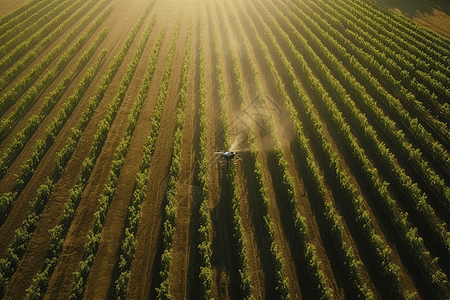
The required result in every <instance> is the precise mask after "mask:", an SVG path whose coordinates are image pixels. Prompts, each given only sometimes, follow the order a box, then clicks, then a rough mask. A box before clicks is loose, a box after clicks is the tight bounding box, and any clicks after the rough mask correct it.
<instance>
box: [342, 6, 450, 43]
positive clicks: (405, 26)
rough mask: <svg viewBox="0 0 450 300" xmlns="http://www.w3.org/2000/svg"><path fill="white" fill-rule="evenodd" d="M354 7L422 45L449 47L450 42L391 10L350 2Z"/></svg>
mask: <svg viewBox="0 0 450 300" xmlns="http://www.w3.org/2000/svg"><path fill="white" fill-rule="evenodd" d="M350 2H353V3H354V7H355V5H358V6H359V7H361V9H362V11H363V12H371V13H373V14H376V15H377V16H378V17H380V18H382V19H384V20H385V21H386V22H389V23H390V24H392V25H394V26H396V27H398V28H400V29H402V30H404V31H405V32H408V33H409V34H410V35H411V36H413V37H414V38H416V39H419V40H422V41H423V43H425V44H426V45H428V46H430V47H436V46H439V47H440V48H447V49H448V47H449V46H450V40H448V39H446V38H444V37H442V36H439V35H437V34H436V33H434V32H432V31H431V30H429V29H427V28H426V27H424V26H421V25H418V24H416V23H414V22H413V21H412V20H411V19H409V18H407V17H405V16H403V15H402V14H398V13H396V12H394V11H391V10H385V9H382V8H381V9H380V8H379V7H378V5H376V4H375V5H374V4H373V3H371V2H370V1H359V0H356V1H350Z"/></svg>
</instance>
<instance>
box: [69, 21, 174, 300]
mask: <svg viewBox="0 0 450 300" xmlns="http://www.w3.org/2000/svg"><path fill="white" fill-rule="evenodd" d="M153 25H154V22H152V26H153ZM151 30H152V27H149V28H148V29H147V30H146V32H145V33H144V38H143V40H141V45H142V46H145V44H146V42H147V39H148V36H149V34H150V32H151ZM164 32H165V31H164V28H161V30H160V32H159V35H158V38H157V40H156V43H155V45H154V47H153V50H152V54H151V56H150V61H149V64H148V68H147V71H146V73H145V75H144V80H143V83H142V85H141V87H140V89H139V94H138V96H137V98H136V101H135V102H134V106H133V108H132V110H131V111H130V113H129V115H128V126H127V129H126V131H125V132H124V134H123V138H122V140H121V141H120V142H119V145H118V146H117V148H116V152H115V154H114V158H113V161H112V163H111V167H110V170H109V175H108V181H107V182H106V184H105V187H104V189H103V191H102V194H101V195H100V197H99V199H98V210H97V212H96V213H95V214H94V226H93V229H92V231H90V233H89V235H88V236H87V242H86V244H85V246H84V255H83V259H82V260H81V261H80V262H79V267H80V271H76V272H74V277H75V278H74V282H73V286H72V291H71V293H70V296H69V299H81V298H82V297H83V293H84V290H85V287H86V281H87V278H88V276H89V272H90V269H91V267H92V264H93V262H94V257H95V254H96V253H97V250H98V246H99V243H100V238H101V233H102V228H103V225H104V222H105V219H106V214H107V212H108V209H109V206H110V205H111V202H112V200H113V197H114V193H115V191H116V185H117V181H118V179H119V176H120V172H121V168H122V166H123V163H124V160H125V156H126V154H127V151H128V148H129V146H130V143H131V137H132V135H133V132H134V129H135V127H136V124H137V121H138V118H139V115H140V112H141V109H142V106H143V104H144V101H145V99H146V94H147V91H148V88H149V85H150V81H151V80H152V77H153V73H154V71H155V67H156V60H157V58H158V54H159V49H160V47H161V43H162V40H163V37H164ZM142 46H141V47H139V49H138V51H140V52H142V51H143V50H144V48H143V47H142ZM135 59H137V57H136V58H135Z"/></svg>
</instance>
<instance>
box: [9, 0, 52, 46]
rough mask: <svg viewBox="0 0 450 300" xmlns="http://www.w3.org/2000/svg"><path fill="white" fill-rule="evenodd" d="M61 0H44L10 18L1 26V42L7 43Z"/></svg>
mask: <svg viewBox="0 0 450 300" xmlns="http://www.w3.org/2000/svg"><path fill="white" fill-rule="evenodd" d="M59 2H60V0H44V1H41V2H40V3H38V4H37V5H35V6H33V7H30V8H29V9H27V10H26V11H24V12H23V13H21V14H20V15H18V16H16V17H14V18H12V19H10V20H9V21H8V22H7V23H5V24H2V25H1V26H0V33H1V36H0V43H1V44H5V43H6V42H7V41H8V40H9V39H11V38H12V37H13V36H15V35H17V34H19V33H20V31H21V30H22V29H23V28H27V27H28V26H30V25H31V24H33V22H34V21H36V19H37V18H39V17H40V16H42V15H45V14H46V13H47V11H48V10H50V9H52V8H53V7H54V6H55V5H57V4H58V3H59Z"/></svg>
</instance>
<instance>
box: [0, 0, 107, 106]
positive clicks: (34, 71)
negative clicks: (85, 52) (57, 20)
mask: <svg viewBox="0 0 450 300" xmlns="http://www.w3.org/2000/svg"><path fill="white" fill-rule="evenodd" d="M107 1H109V0H104V1H103V2H101V3H100V4H99V6H98V7H97V9H95V10H94V11H92V12H91V13H89V14H88V15H87V16H86V17H85V18H83V20H82V21H81V22H80V23H79V24H78V25H77V26H76V27H74V28H73V29H72V30H71V31H70V32H69V33H68V34H67V35H66V36H65V37H64V39H63V40H62V41H61V42H59V43H58V44H57V45H56V46H55V47H54V48H53V49H52V50H51V51H50V52H49V53H48V54H46V55H45V56H44V57H43V58H42V59H41V60H40V61H39V62H38V63H37V64H36V65H34V66H33V67H32V68H31V70H30V71H29V72H27V74H26V75H25V76H23V77H21V78H20V79H18V80H17V82H16V83H15V84H14V87H12V88H11V89H9V90H8V91H6V92H5V93H4V94H3V95H2V96H1V97H0V115H3V114H4V113H5V112H6V111H7V110H8V109H9V108H10V107H11V106H12V105H13V104H14V102H15V101H16V100H17V99H18V98H19V97H20V96H21V95H22V93H24V92H25V91H26V89H28V88H29V87H30V86H31V85H32V84H33V82H34V81H35V80H36V79H37V78H38V77H39V76H40V74H41V73H42V72H43V70H45V68H46V67H47V66H49V65H50V63H51V62H52V61H53V60H54V59H55V58H56V57H57V55H59V54H60V52H61V51H63V49H64V47H65V46H67V44H68V43H69V42H70V41H71V40H72V39H73V38H74V37H75V36H76V35H77V34H79V31H80V30H81V29H82V28H83V27H84V26H86V25H87V24H88V23H89V22H90V21H91V20H92V18H94V16H96V15H97V14H98V13H99V11H100V9H103V8H104V6H105V5H106V3H107ZM111 11H112V6H110V7H109V8H108V9H107V10H105V11H104V12H103V13H102V14H101V15H100V16H99V17H97V19H96V22H94V25H93V26H91V27H90V30H88V32H89V33H88V35H90V34H92V32H93V30H95V29H96V28H97V27H98V26H99V25H100V24H101V22H102V21H103V20H104V19H105V18H106V17H107V16H108V14H109V13H110V12H111ZM95 25H96V26H95ZM64 27H65V25H64V23H63V24H61V25H60V26H59V27H58V28H57V29H56V30H55V31H54V32H53V33H51V34H50V35H48V36H46V37H45V38H44V39H43V40H42V41H41V43H40V44H39V45H37V46H36V47H34V48H33V49H32V50H31V51H30V52H29V53H28V54H27V55H26V56H25V57H24V58H23V59H22V60H21V61H19V62H18V63H17V64H16V65H14V66H13V67H12V68H10V69H8V70H7V71H6V72H5V73H4V76H3V77H2V78H0V89H2V88H4V87H5V86H6V85H7V84H8V82H9V81H10V80H11V79H13V78H14V77H15V76H17V75H18V74H20V72H22V71H23V70H24V69H25V68H26V66H28V64H29V63H30V62H31V61H33V60H34V59H35V58H36V57H37V56H38V55H39V54H41V53H42V52H43V51H44V49H45V47H44V45H45V44H47V43H50V42H51V41H52V40H54V39H56V38H57V37H58V36H59V34H60V31H62V30H63V29H64ZM68 58H70V56H69V57H68ZM66 63H67V62H66V61H65V60H60V63H59V65H57V66H56V67H55V70H56V72H60V71H61V70H62V69H61V67H63V65H65V64H66ZM47 74H48V75H47V76H50V73H48V72H47ZM48 80H51V77H49V79H48ZM48 84H49V82H47V81H43V80H41V82H40V84H37V85H36V86H35V89H36V90H35V92H34V93H35V94H39V93H41V92H42V90H43V89H44V88H45V87H46V86H47V85H48Z"/></svg>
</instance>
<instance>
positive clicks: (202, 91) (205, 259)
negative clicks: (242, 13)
mask: <svg viewBox="0 0 450 300" xmlns="http://www.w3.org/2000/svg"><path fill="white" fill-rule="evenodd" d="M200 16H201V17H200V18H199V53H200V54H199V65H200V66H199V97H200V103H199V111H198V114H199V115H200V142H199V144H200V159H199V161H198V164H199V170H198V180H199V182H200V188H201V190H202V194H201V197H202V198H201V203H200V208H199V220H198V222H199V228H198V234H199V244H198V251H199V253H200V272H199V274H198V276H199V279H200V293H199V294H200V297H201V299H203V300H208V299H210V297H211V289H212V284H213V279H212V268H211V257H212V248H211V242H210V237H211V216H210V214H209V203H208V199H209V190H208V163H209V161H208V156H207V151H208V119H207V107H206V75H205V44H204V43H205V42H204V30H205V29H204V25H203V16H202V14H201V13H200Z"/></svg>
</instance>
